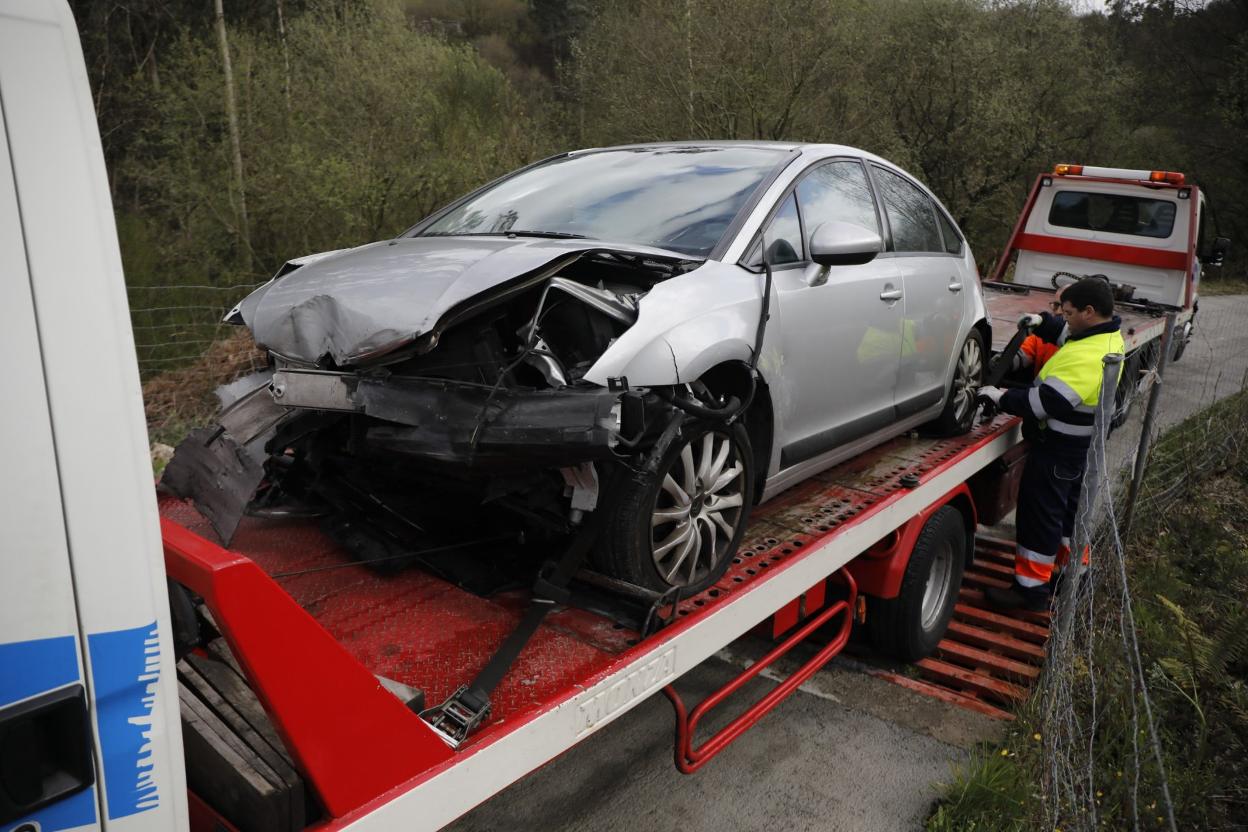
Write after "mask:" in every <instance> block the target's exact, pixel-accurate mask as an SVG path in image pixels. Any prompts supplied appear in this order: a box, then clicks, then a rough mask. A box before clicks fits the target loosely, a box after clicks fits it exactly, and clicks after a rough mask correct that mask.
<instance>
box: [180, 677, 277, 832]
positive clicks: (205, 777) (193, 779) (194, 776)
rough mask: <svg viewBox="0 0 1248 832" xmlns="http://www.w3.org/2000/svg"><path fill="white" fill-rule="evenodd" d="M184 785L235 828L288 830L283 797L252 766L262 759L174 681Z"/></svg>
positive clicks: (255, 831) (242, 830)
mask: <svg viewBox="0 0 1248 832" xmlns="http://www.w3.org/2000/svg"><path fill="white" fill-rule="evenodd" d="M178 700H179V703H180V705H181V708H180V711H181V716H182V744H183V750H184V752H185V754H186V784H187V787H188V788H191V789H194V790H195V792H196V793H197V794H198V795H200V797H202V798H203V799H204V800H205V801H206V802H207V803H208V804H209V805H211V806H212V807H213V808H214V809H216V810H217V811H218V812H220V813H221V814H222V815H224V816H225V817H227V818H229V819H230V821H231V822H232V823H234V824H236V825H237V826H238V828H239V830H240V832H266V831H267V830H281V829H290V815H289V812H287V811H284V810H285V809H286V800H285V796H284V795H281V794H279V793H278V789H277V788H275V787H274V785H273V783H272V782H270V780H269V779H268V778H267V777H265V776H264V775H263V774H262V773H261V772H260V771H259V770H258V769H257V767H256V764H257V763H258V764H259V765H260V766H264V762H263V761H262V760H260V759H259V758H258V757H256V756H255V755H254V754H247V753H246V752H245V750H240V749H239V748H238V747H237V745H236V743H232V742H231V741H230V730H229V728H228V727H227V726H226V725H225V724H224V723H223V722H221V720H220V719H218V718H217V716H216V715H215V714H214V713H213V712H212V709H211V708H209V707H208V706H207V705H206V704H204V703H203V702H201V701H200V699H199V697H197V696H196V695H195V693H194V691H192V690H191V689H190V688H188V687H187V686H186V685H185V684H183V683H182V682H181V681H179V682H178Z"/></svg>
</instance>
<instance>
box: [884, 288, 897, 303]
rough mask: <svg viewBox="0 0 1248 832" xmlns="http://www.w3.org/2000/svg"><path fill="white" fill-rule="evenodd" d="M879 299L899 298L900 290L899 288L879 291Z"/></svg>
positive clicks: (891, 299)
mask: <svg viewBox="0 0 1248 832" xmlns="http://www.w3.org/2000/svg"><path fill="white" fill-rule="evenodd" d="M880 300H885V301H893V300H901V290H900V289H887V290H885V291H883V292H880Z"/></svg>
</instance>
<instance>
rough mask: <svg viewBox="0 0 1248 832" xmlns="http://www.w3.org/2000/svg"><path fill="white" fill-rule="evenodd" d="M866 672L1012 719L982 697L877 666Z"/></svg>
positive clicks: (942, 698)
mask: <svg viewBox="0 0 1248 832" xmlns="http://www.w3.org/2000/svg"><path fill="white" fill-rule="evenodd" d="M867 672H868V673H869V674H871V675H872V676H876V677H878V678H880V679H884V680H886V681H889V682H892V683H893V684H894V685H900V686H901V687H903V688H909V689H910V690H912V691H915V692H916V693H921V694H923V695H924V696H930V697H932V698H934V699H939V700H941V701H942V702H949V703H950V704H953V705H958V706H960V707H963V708H966V709H968V710H972V711H976V712H977V713H981V714H984V715H985V716H990V717H993V718H994V719H1001V720H1006V721H1011V720H1013V719H1014V714H1012V713H1010V712H1009V711H1003V710H1001V709H1000V708H998V707H996V706H995V705H990V704H988V703H987V702H985V701H983V700H982V699H978V698H976V697H974V696H968V695H967V694H965V693H959V692H958V691H956V690H950V689H949V688H946V687H941V686H940V685H933V684H932V683H931V682H924V681H923V680H922V679H911V678H910V677H909V676H903V675H902V674H900V673H893V672H892V671H889V670H879V669H877V668H868V670H867Z"/></svg>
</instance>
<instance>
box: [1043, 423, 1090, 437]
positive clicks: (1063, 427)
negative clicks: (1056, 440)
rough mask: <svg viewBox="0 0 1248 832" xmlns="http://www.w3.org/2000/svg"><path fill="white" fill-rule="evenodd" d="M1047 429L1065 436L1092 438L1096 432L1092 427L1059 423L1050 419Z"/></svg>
mask: <svg viewBox="0 0 1248 832" xmlns="http://www.w3.org/2000/svg"><path fill="white" fill-rule="evenodd" d="M1045 427H1047V428H1048V429H1049V430H1052V431H1056V432H1057V433H1060V434H1063V435H1065V436H1091V435H1092V434H1093V432H1094V431H1093V426H1092V425H1072V424H1070V423H1069V422H1059V421H1057V420H1056V419H1049V421H1048V423H1047V424H1046V425H1045Z"/></svg>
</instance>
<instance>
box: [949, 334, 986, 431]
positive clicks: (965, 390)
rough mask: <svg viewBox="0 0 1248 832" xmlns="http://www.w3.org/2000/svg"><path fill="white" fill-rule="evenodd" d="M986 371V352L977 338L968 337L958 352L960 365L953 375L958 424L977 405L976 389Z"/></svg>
mask: <svg viewBox="0 0 1248 832" xmlns="http://www.w3.org/2000/svg"><path fill="white" fill-rule="evenodd" d="M983 371H984V353H983V350H982V349H981V348H980V346H979V340H978V339H976V338H967V339H966V343H965V344H963V345H962V351H961V352H960V353H958V367H957V370H956V371H955V372H954V375H953V413H954V417H955V419H956V421H957V422H958V424H963V423H965V421H966V420H967V419H969V418H970V414H971V409H972V408H974V406H975V391H976V389H977V388H978V387H979V383H980V379H981V378H982V377H983Z"/></svg>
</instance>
